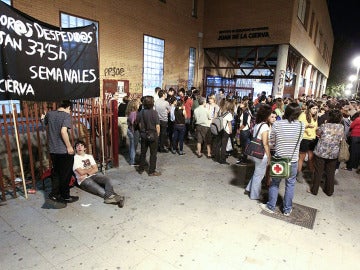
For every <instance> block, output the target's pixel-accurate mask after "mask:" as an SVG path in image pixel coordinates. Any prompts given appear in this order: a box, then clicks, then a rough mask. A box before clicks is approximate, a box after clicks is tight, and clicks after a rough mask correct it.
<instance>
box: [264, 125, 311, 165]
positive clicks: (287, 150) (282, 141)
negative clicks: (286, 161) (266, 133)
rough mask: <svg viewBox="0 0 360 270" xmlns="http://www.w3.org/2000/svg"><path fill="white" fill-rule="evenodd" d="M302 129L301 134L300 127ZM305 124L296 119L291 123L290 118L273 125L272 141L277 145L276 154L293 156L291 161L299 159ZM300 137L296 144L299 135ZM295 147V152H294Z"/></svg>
mask: <svg viewBox="0 0 360 270" xmlns="http://www.w3.org/2000/svg"><path fill="white" fill-rule="evenodd" d="M301 125H302V131H301V134H300V127H301ZM304 130H305V126H304V124H303V123H301V122H299V121H298V120H295V121H294V122H291V123H289V121H288V120H279V121H275V123H274V124H273V125H272V127H271V134H270V142H271V144H272V145H274V146H275V156H278V157H288V158H291V156H292V154H293V153H294V155H293V156H292V159H291V162H297V161H298V159H299V148H300V142H301V140H302V138H303V136H304ZM299 135H300V139H299V142H298V144H296V142H297V140H298V137H299ZM294 149H295V152H294Z"/></svg>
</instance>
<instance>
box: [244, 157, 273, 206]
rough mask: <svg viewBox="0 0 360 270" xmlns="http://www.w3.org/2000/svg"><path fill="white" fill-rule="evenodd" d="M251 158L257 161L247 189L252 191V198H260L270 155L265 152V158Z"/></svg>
mask: <svg viewBox="0 0 360 270" xmlns="http://www.w3.org/2000/svg"><path fill="white" fill-rule="evenodd" d="M250 159H252V160H253V161H254V163H255V171H254V174H253V176H252V177H251V179H250V181H249V183H248V185H247V186H246V189H245V190H246V191H249V192H250V199H252V200H259V199H260V194H261V181H262V179H263V178H264V176H265V173H266V167H267V161H268V157H267V155H266V154H265V155H264V158H263V159H259V158H256V157H250Z"/></svg>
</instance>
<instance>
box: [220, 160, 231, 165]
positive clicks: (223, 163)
mask: <svg viewBox="0 0 360 270" xmlns="http://www.w3.org/2000/svg"><path fill="white" fill-rule="evenodd" d="M219 163H220V164H222V165H230V163H229V162H227V161H222V162H219Z"/></svg>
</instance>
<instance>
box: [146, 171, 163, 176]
mask: <svg viewBox="0 0 360 270" xmlns="http://www.w3.org/2000/svg"><path fill="white" fill-rule="evenodd" d="M160 175H161V172H157V171H155V172H152V173H149V176H160Z"/></svg>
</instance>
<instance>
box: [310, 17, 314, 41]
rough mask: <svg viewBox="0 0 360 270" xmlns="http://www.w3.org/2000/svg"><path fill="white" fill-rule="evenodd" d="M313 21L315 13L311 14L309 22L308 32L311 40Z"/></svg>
mask: <svg viewBox="0 0 360 270" xmlns="http://www.w3.org/2000/svg"><path fill="white" fill-rule="evenodd" d="M314 20H315V13H314V12H313V13H311V20H310V30H309V36H310V38H312V35H313V30H314Z"/></svg>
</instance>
